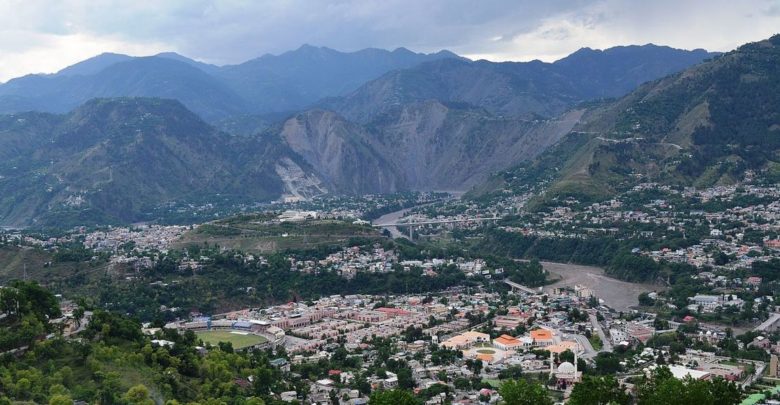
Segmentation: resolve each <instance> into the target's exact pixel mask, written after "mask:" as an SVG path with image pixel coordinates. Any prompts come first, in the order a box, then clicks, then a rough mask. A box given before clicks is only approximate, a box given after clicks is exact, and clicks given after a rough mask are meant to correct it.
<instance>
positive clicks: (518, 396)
mask: <svg viewBox="0 0 780 405" xmlns="http://www.w3.org/2000/svg"><path fill="white" fill-rule="evenodd" d="M498 393H499V394H501V397H502V398H504V403H505V404H506V405H552V403H553V401H552V399H550V395H549V394H548V393H547V389H546V388H544V387H542V386H541V385H540V384H538V383H532V382H528V381H525V380H509V381H506V382H504V383H503V384H501V387H500V388H499V389H498Z"/></svg>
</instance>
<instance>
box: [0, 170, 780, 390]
mask: <svg viewBox="0 0 780 405" xmlns="http://www.w3.org/2000/svg"><path fill="white" fill-rule="evenodd" d="M748 180H749V179H748ZM778 193H780V190H779V189H777V188H776V187H775V186H771V185H758V184H753V183H751V182H750V181H745V182H743V183H740V185H737V186H723V187H714V188H707V189H693V188H673V187H668V186H660V185H658V184H644V183H643V184H640V185H638V186H636V187H633V188H632V189H630V190H627V191H626V192H624V193H621V194H619V195H618V196H616V197H615V198H613V199H610V200H606V201H603V202H599V203H590V204H589V203H583V202H580V201H577V200H576V199H573V198H567V199H565V200H562V201H557V200H552V201H545V202H542V203H539V202H536V201H535V200H534V199H535V197H534V196H533V195H532V193H531V192H529V193H528V194H527V195H522V194H521V195H517V194H507V196H506V197H505V196H502V195H500V193H499V194H498V195H494V196H491V197H487V198H485V197H482V198H469V196H463V197H461V196H458V197H456V196H452V195H448V194H429V193H404V194H397V195H383V196H364V197H328V198H322V199H316V200H312V201H305V202H301V201H298V202H287V203H276V204H272V205H270V206H268V207H266V209H265V210H262V211H253V212H251V213H250V212H244V213H236V214H235V215H231V216H226V217H224V218H222V219H217V220H213V221H209V222H205V223H200V224H187V225H153V224H137V225H134V226H132V227H99V228H87V227H80V228H76V229H72V230H69V231H67V232H60V233H57V234H51V235H48V234H47V235H44V234H41V233H34V232H26V231H15V230H6V231H4V232H3V234H2V239H0V240H2V245H3V254H4V255H6V256H8V257H4V259H5V261H6V262H7V263H11V264H10V265H9V269H10V271H6V272H5V273H4V275H3V277H4V278H5V279H6V282H7V283H8V284H6V286H5V287H4V288H3V289H2V290H0V297H2V300H1V302H2V305H3V307H2V308H0V310H2V313H3V316H2V318H0V322H2V323H3V324H4V325H6V326H9V325H16V327H14V328H10V329H7V333H5V334H4V335H3V338H2V339H0V350H3V351H4V352H5V353H6V354H5V357H6V358H7V359H11V358H13V359H16V360H13V361H11V362H10V363H9V362H8V361H6V362H5V363H4V365H3V366H2V368H0V387H2V390H0V392H3V394H2V396H0V398H4V399H3V400H4V401H8V399H13V400H22V401H24V400H31V401H36V402H42V401H47V400H48V401H52V402H56V401H57V400H70V399H71V398H72V399H78V400H86V401H90V400H95V399H97V400H98V401H100V402H101V403H114V402H122V401H124V402H129V403H140V402H138V401H151V402H158V403H159V402H160V401H163V400H169V399H170V400H174V401H179V402H182V403H184V402H193V401H203V400H205V399H206V398H222V400H223V401H225V402H228V403H261V402H265V403H293V402H297V403H341V404H361V403H379V404H384V403H388V404H390V403H423V402H424V403H426V404H439V403H451V404H469V403H496V402H498V401H500V400H502V399H503V400H505V401H507V402H508V403H552V402H562V401H568V402H567V403H571V404H591V403H607V402H610V403H626V404H627V403H632V401H635V402H638V403H642V404H644V403H647V404H656V403H657V404H661V403H664V404H665V403H715V401H718V402H721V401H725V402H724V403H739V402H740V401H742V400H745V401H753V402H749V403H756V402H758V401H769V402H766V403H772V402H771V401H772V399H771V398H778V393H777V392H776V391H775V388H774V387H775V384H776V382H777V381H778V376H777V374H778V371H779V367H780V366H779V364H778V354H780V342H778V340H779V339H780V333H778V332H777V329H778V325H780V312H778V311H777V309H776V305H775V299H777V298H778V297H780V291H778V274H780V272H778V270H779V269H780V239H778V225H777V224H778V218H777V216H778V215H779V213H780V203H778ZM529 206H531V207H533V209H528V207H529ZM392 236H395V237H396V238H395V239H393V238H392ZM10 256H13V258H10ZM11 280H16V281H11ZM44 288H45V289H44ZM52 294H54V295H52ZM121 314H124V315H125V316H121ZM44 357H46V358H50V359H49V360H46V362H48V364H49V365H50V366H47V367H44V368H35V366H39V362H40V361H44V360H43V358H44ZM75 359H81V360H77V361H76V363H77V364H78V366H77V367H75V368H74V366H66V367H59V366H57V364H58V363H60V364H64V362H66V361H67V362H71V361H73V360H75ZM128 370H133V372H132V375H133V377H132V378H130V379H128V378H123V379H119V378H118V375H119V372H122V375H126V372H127V371H128ZM85 375H91V378H82V377H84V376H85ZM513 397H517V398H533V402H511V398H513ZM236 398H244V399H243V400H238V399H236ZM525 400H526V401H527V400H528V399H525ZM236 401H238V402H236ZM675 401H676V402H675ZM151 402H150V403H151ZM57 403H59V402H57ZM206 403H212V402H209V401H208V400H207V401H206Z"/></svg>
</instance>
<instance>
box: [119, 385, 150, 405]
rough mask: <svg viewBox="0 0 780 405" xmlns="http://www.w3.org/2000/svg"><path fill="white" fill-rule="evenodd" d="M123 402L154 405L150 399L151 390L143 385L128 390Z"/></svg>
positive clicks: (135, 404) (134, 404)
mask: <svg viewBox="0 0 780 405" xmlns="http://www.w3.org/2000/svg"><path fill="white" fill-rule="evenodd" d="M122 400H124V401H125V402H128V403H130V404H133V405H154V401H153V400H152V399H151V398H149V389H148V388H146V387H145V386H144V385H141V384H138V385H136V386H134V387H131V388H130V389H129V390H127V392H126V393H125V395H123V396H122Z"/></svg>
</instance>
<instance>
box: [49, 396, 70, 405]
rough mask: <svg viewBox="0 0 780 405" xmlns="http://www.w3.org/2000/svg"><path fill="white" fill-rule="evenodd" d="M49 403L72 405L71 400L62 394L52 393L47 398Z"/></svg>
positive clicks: (52, 404)
mask: <svg viewBox="0 0 780 405" xmlns="http://www.w3.org/2000/svg"><path fill="white" fill-rule="evenodd" d="M49 405H73V400H72V399H71V398H70V397H69V396H67V395H63V394H58V395H52V397H51V398H49Z"/></svg>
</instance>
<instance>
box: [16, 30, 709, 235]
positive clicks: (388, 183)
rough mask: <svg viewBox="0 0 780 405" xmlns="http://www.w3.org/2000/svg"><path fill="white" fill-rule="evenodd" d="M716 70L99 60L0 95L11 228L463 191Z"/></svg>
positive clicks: (662, 60) (568, 61)
mask: <svg viewBox="0 0 780 405" xmlns="http://www.w3.org/2000/svg"><path fill="white" fill-rule="evenodd" d="M711 58H716V60H720V58H719V57H718V56H717V54H713V53H708V52H705V51H702V50H695V51H683V50H677V49H672V48H668V47H660V46H655V45H644V46H629V47H618V48H611V49H607V50H604V51H597V50H591V49H582V50H580V51H578V52H575V53H574V54H572V55H570V56H569V57H567V58H564V59H562V60H560V61H557V62H555V63H543V62H539V61H533V62H507V63H494V62H488V61H470V60H467V59H465V58H461V57H458V56H457V55H455V54H452V53H450V52H446V51H442V52H438V53H435V54H417V53H413V52H410V51H408V50H405V49H398V50H395V51H382V50H376V49H368V50H364V51H359V52H354V53H341V52H337V51H334V50H330V49H327V48H315V47H310V46H304V47H301V48H300V49H298V50H296V51H292V52H288V53H286V54H283V55H279V56H263V57H260V58H257V59H254V60H251V61H248V62H245V63H243V64H240V65H234V66H222V67H220V66H214V65H208V64H205V63H201V62H197V61H194V60H191V59H187V58H185V57H182V56H180V55H177V54H172V53H165V54H159V55H156V56H152V57H130V56H125V55H117V54H103V55H100V56H98V57H95V58H92V59H89V60H86V61H83V62H81V63H78V64H76V65H73V66H71V67H68V68H66V69H63V70H62V71H60V72H58V73H56V74H53V75H28V76H25V77H22V78H19V79H14V80H11V81H9V82H7V83H5V84H3V85H0V110H2V111H5V112H7V113H9V115H6V116H3V117H2V118H0V158H3V163H2V164H0V194H1V195H2V196H3V197H2V198H0V223H1V224H4V225H14V226H25V225H31V224H37V225H45V224H51V223H56V224H63V223H79V221H82V222H83V221H84V220H85V219H90V220H91V221H93V222H132V221H137V220H146V219H149V218H148V214H149V212H151V211H152V210H153V209H154V208H155V207H159V206H160V205H164V204H168V203H171V202H172V201H177V202H188V201H207V200H208V199H209V198H210V197H213V196H221V197H225V198H229V199H231V200H232V201H237V202H238V201H247V202H252V201H267V200H271V199H275V198H278V197H279V196H280V195H290V196H297V197H311V196H315V195H320V194H323V193H351V194H356V193H376V192H393V191H399V190H465V189H468V188H470V187H473V186H476V185H479V184H481V183H482V182H483V181H484V180H485V179H486V178H488V176H490V175H491V173H495V172H498V171H502V170H506V169H507V168H510V167H514V166H516V165H517V164H518V163H522V162H527V161H534V159H537V156H539V155H540V154H542V156H544V152H545V151H547V150H550V148H551V147H554V145H557V144H559V143H560V141H561V140H562V139H563V142H564V143H565V142H566V136H567V134H569V133H570V132H571V130H572V129H577V130H581V129H580V128H585V125H591V126H594V128H595V126H596V125H601V124H598V123H597V122H598V121H597V120H596V119H595V117H597V116H603V117H607V116H608V115H609V114H610V113H609V111H610V110H609V107H608V106H611V105H617V104H611V103H610V102H608V101H604V100H603V99H604V98H606V97H619V96H623V95H624V94H626V93H627V92H629V91H631V90H632V89H634V88H636V86H639V85H640V84H641V83H643V82H646V81H648V80H655V79H658V78H660V77H663V76H665V75H668V74H674V73H675V72H677V71H680V70H682V69H685V68H688V67H690V66H694V69H695V68H696V66H706V65H708V64H711V63H714V62H706V63H704V64H701V65H697V64H699V63H700V62H702V61H705V60H708V59H711ZM644 86H648V85H644ZM641 88H643V87H640V89H641ZM95 97H110V98H100V99H94V98H95ZM627 97H630V95H629V96H627ZM173 100H176V101H173ZM594 101H597V103H596V104H595V105H594V104H593V102H594ZM620 102H622V101H617V102H616V103H620ZM613 108H615V109H617V108H618V107H613ZM25 110H31V111H34V112H21V111H25ZM287 110H297V111H290V112H284V111H287ZM615 111H617V110H615ZM583 117H585V118H586V119H587V123H584V122H583ZM604 125H606V124H604ZM226 130H227V131H226ZM228 131H229V132H233V133H228ZM63 218H64V220H63Z"/></svg>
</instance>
